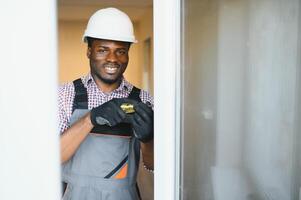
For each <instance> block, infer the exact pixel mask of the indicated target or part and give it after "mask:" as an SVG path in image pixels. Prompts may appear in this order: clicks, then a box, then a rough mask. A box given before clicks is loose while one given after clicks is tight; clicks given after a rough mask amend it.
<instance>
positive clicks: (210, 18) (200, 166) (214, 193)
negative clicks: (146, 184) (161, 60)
mask: <svg viewBox="0 0 301 200" xmlns="http://www.w3.org/2000/svg"><path fill="white" fill-rule="evenodd" d="M184 2H185V3H184V5H185V9H184V13H183V18H184V26H183V34H184V42H183V47H184V48H183V64H184V65H183V71H182V74H183V76H182V94H183V95H182V113H183V114H182V116H183V118H182V137H183V138H182V197H183V199H202V200H203V199H204V200H207V199H208V200H209V199H216V200H229V199H231V200H232V199H233V200H244V199H246V200H247V199H256V200H257V199H273V200H274V199H275V200H293V199H295V200H297V199H298V198H299V194H298V190H299V187H300V181H299V180H300V179H299V178H300V176H299V173H298V171H299V170H298V166H300V164H299V163H300V156H298V155H299V154H300V153H301V152H300V143H299V142H296V141H298V139H300V127H299V126H297V124H298V122H300V114H298V112H297V111H298V109H299V107H298V106H297V105H298V102H300V98H298V94H299V90H300V86H299V84H298V83H300V80H299V79H300V76H299V75H298V74H300V69H299V68H300V61H299V57H300V51H299V48H300V45H299V40H300V38H299V35H298V34H299V33H300V32H299V23H300V15H299V13H300V12H299V9H300V7H299V4H300V3H299V1H298V0H286V1H284V0H249V1H246V0H219V1H213V0H211V1H205V0H186V1H184ZM296 74H297V75H296Z"/></svg>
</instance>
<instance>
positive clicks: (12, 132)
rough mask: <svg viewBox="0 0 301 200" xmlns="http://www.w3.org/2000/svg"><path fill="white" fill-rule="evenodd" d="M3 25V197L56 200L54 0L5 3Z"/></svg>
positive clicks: (0, 95) (0, 170)
mask: <svg viewBox="0 0 301 200" xmlns="http://www.w3.org/2000/svg"><path fill="white" fill-rule="evenodd" d="M0 24H1V27H2V29H1V32H0V40H1V45H0V56H1V59H0V62H1V63H0V74H1V79H0V110H1V116H0V158H1V165H0V199H1V200H20V199H22V200H41V199H43V200H50V199H51V200H55V199H57V200H58V199H59V198H60V184H59V183H60V181H59V145H58V130H57V123H56V122H57V121H56V116H57V115H56V114H57V113H56V111H57V109H56V108H57V103H56V99H57V93H56V92H57V78H56V76H57V74H56V72H57V55H56V50H57V48H56V43H57V38H56V5H55V1H51V0H44V1H39V0H30V1H18V0H10V1H2V2H1V6H0Z"/></svg>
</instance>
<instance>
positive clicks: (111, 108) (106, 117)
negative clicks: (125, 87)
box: [91, 98, 126, 126]
mask: <svg viewBox="0 0 301 200" xmlns="http://www.w3.org/2000/svg"><path fill="white" fill-rule="evenodd" d="M124 101H125V99H118V98H115V99H112V100H110V101H108V102H106V103H104V104H102V105H100V106H98V107H96V108H93V109H92V110H91V122H92V124H93V125H94V126H97V125H108V126H115V125H116V124H119V123H120V122H122V121H123V120H124V118H125V116H126V113H125V112H123V110H122V109H121V108H120V105H121V104H122V103H123V102H124Z"/></svg>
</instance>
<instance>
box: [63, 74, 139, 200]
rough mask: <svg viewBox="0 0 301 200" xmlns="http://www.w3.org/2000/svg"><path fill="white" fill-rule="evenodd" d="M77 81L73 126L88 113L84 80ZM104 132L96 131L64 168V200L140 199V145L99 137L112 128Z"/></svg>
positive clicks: (128, 139) (131, 140)
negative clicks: (137, 182)
mask: <svg viewBox="0 0 301 200" xmlns="http://www.w3.org/2000/svg"><path fill="white" fill-rule="evenodd" d="M78 80H80V79H78ZM78 80H76V81H74V86H75V93H76V95H75V98H74V102H75V103H73V108H74V109H73V110H74V111H73V113H72V116H71V119H70V125H72V124H73V123H74V122H76V121H77V120H78V119H79V118H81V117H82V116H83V115H84V114H85V113H87V112H88V111H89V110H88V109H87V104H88V101H87V96H86V97H85V95H86V93H87V91H86V89H85V88H84V86H83V84H82V82H81V80H80V81H78ZM136 93H137V91H136ZM139 93H140V90H139ZM139 93H138V98H139ZM131 94H133V91H132V92H131ZM131 94H130V95H129V98H130V96H136V97H134V98H137V94H136V95H131ZM139 99H140V98H139ZM83 108H84V109H83ZM104 129H106V130H94V129H93V130H92V131H91V133H90V134H89V135H88V136H87V137H86V139H85V140H84V141H83V142H82V143H81V145H80V147H79V148H78V149H77V151H76V153H75V154H74V155H73V157H72V158H71V159H70V160H69V161H67V162H66V163H65V164H64V165H63V166H62V181H63V182H65V183H67V188H66V191H65V193H64V195H63V200H138V199H139V198H138V191H137V187H136V176H137V170H138V164H139V156H140V146H139V141H138V140H137V139H136V138H134V137H132V136H131V135H129V134H127V135H126V134H125V135H123V136H116V135H107V134H105V135H101V134H99V133H101V132H102V131H105V132H108V131H109V132H110V128H108V127H105V128H104ZM121 129H122V128H121ZM116 131H118V128H117V129H116V130H115V132H116ZM113 132H114V130H113ZM93 133H98V134H93Z"/></svg>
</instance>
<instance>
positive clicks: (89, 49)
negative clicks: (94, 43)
mask: <svg viewBox="0 0 301 200" xmlns="http://www.w3.org/2000/svg"><path fill="white" fill-rule="evenodd" d="M90 56H91V47H88V48H87V57H88V58H89V59H90Z"/></svg>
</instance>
